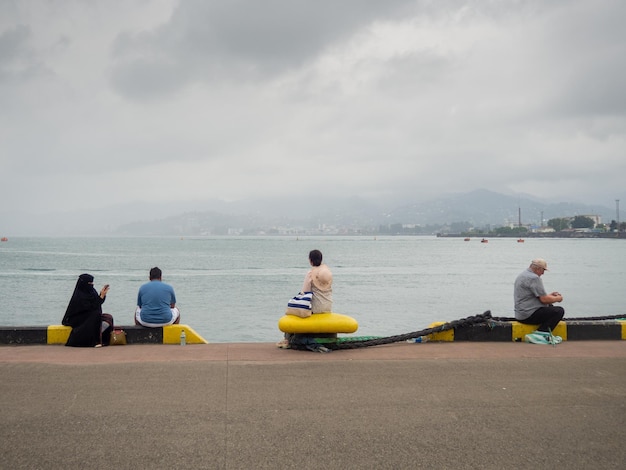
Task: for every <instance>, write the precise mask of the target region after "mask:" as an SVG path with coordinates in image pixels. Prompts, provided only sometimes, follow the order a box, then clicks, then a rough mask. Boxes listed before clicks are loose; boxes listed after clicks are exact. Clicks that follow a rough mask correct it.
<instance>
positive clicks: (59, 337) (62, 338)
mask: <svg viewBox="0 0 626 470" xmlns="http://www.w3.org/2000/svg"><path fill="white" fill-rule="evenodd" d="M71 331H72V327H71V326H63V325H50V326H49V327H48V344H65V343H67V339H68V338H69V337H70V333H71Z"/></svg>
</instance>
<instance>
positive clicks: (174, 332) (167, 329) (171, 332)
mask: <svg viewBox="0 0 626 470" xmlns="http://www.w3.org/2000/svg"><path fill="white" fill-rule="evenodd" d="M183 330H185V338H186V342H187V344H209V342H208V341H207V340H206V339H204V338H203V337H202V336H200V335H199V334H198V333H196V332H195V331H194V329H193V328H191V327H190V326H188V325H169V326H164V327H163V344H180V333H181V332H182V331H183Z"/></svg>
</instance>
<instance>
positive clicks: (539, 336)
mask: <svg viewBox="0 0 626 470" xmlns="http://www.w3.org/2000/svg"><path fill="white" fill-rule="evenodd" d="M547 270H548V263H546V261H545V260H543V259H541V258H537V259H534V260H532V261H531V263H530V266H529V267H528V269H526V270H524V271H523V272H522V273H521V274H520V275H519V276H517V279H515V286H514V289H513V296H514V298H515V319H516V320H517V321H519V322H520V323H526V324H529V325H539V327H538V328H537V330H536V331H534V332H533V333H530V334H528V335H526V337H525V340H526V342H528V343H535V344H558V343H560V342H561V341H562V340H563V339H562V338H561V337H560V336H554V335H553V334H552V331H553V330H554V329H555V328H556V326H557V325H558V324H559V322H560V321H561V319H562V318H563V315H564V314H565V310H564V309H563V307H555V306H554V305H552V304H553V303H555V302H562V301H563V296H562V295H561V294H559V293H558V292H552V293H551V294H548V293H546V290H545V288H544V287H543V281H542V280H541V276H542V275H543V273H544V272H545V271H547Z"/></svg>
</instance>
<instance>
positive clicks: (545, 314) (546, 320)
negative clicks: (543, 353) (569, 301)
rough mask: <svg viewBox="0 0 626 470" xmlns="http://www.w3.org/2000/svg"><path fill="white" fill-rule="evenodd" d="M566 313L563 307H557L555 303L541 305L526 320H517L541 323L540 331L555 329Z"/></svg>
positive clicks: (531, 323)
mask: <svg viewBox="0 0 626 470" xmlns="http://www.w3.org/2000/svg"><path fill="white" fill-rule="evenodd" d="M563 315H565V310H564V309H563V307H555V306H553V305H550V306H545V307H539V308H538V309H537V310H535V311H534V312H533V314H532V315H531V316H530V317H528V318H527V319H525V320H517V321H518V322H520V323H526V324H527V325H539V328H537V330H538V331H545V332H546V333H547V332H548V331H554V329H555V328H556V326H557V325H558V324H559V322H560V321H561V319H562V318H563Z"/></svg>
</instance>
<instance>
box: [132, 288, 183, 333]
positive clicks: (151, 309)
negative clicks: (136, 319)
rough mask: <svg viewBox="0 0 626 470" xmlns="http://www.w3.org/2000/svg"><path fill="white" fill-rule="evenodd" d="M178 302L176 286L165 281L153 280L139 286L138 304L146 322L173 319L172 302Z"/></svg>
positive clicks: (162, 321) (142, 318)
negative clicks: (175, 292) (175, 291)
mask: <svg viewBox="0 0 626 470" xmlns="http://www.w3.org/2000/svg"><path fill="white" fill-rule="evenodd" d="M175 303H176V294H174V288H173V287H172V286H170V285H169V284H166V283H165V282H162V281H158V280H152V281H150V282H147V283H146V284H144V285H143V286H141V287H140V288H139V293H138V294H137V305H138V306H139V307H140V308H141V314H140V315H141V320H142V321H144V322H146V323H167V322H169V321H170V320H171V319H172V307H171V306H172V304H175Z"/></svg>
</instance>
